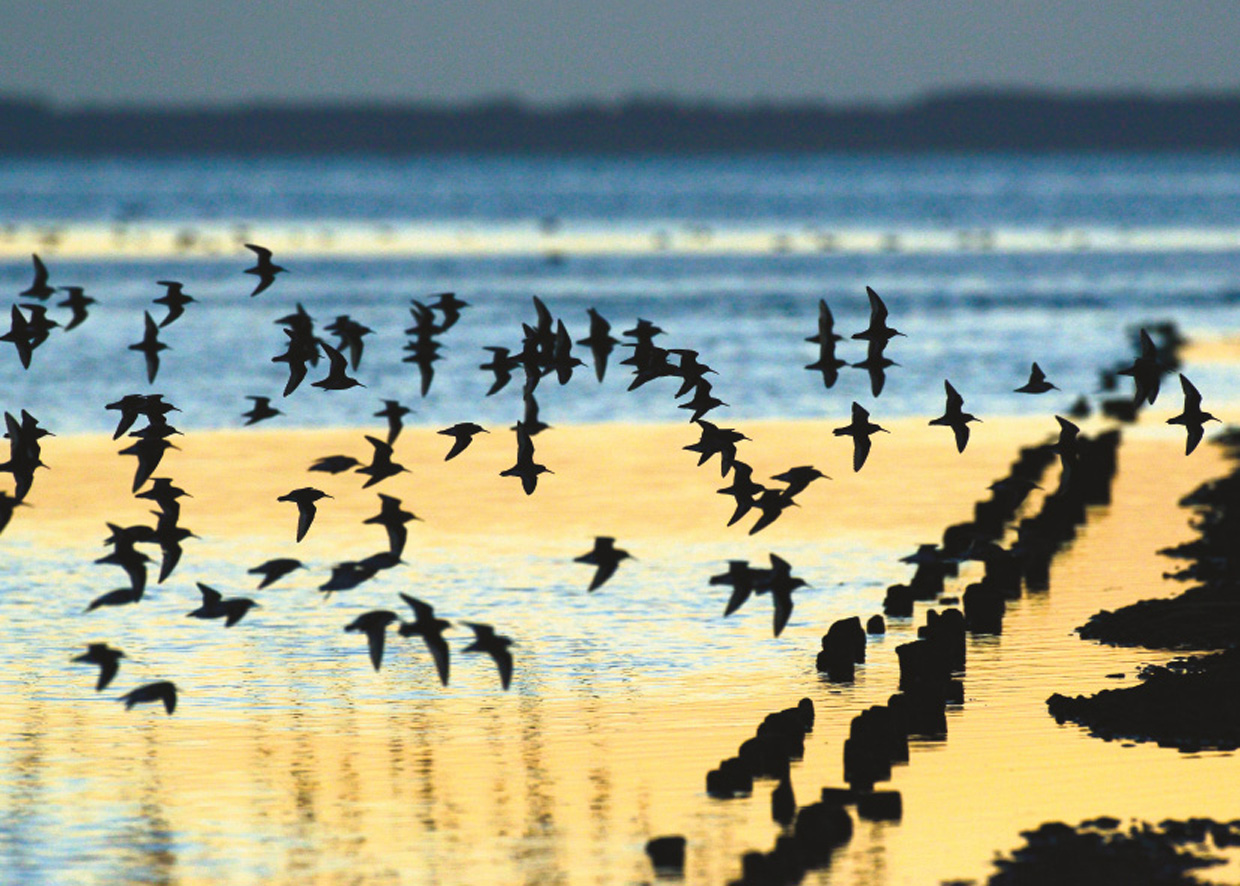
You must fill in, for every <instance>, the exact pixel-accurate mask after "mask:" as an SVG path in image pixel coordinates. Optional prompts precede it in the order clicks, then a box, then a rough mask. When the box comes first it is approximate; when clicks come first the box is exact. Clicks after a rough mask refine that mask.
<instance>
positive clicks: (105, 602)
mask: <svg viewBox="0 0 1240 886" xmlns="http://www.w3.org/2000/svg"><path fill="white" fill-rule="evenodd" d="M95 562H96V563H97V562H99V561H98V560H96V561H95ZM141 599H142V591H135V590H134V589H133V588H117V589H116V590H114V591H108V592H107V593H106V594H100V595H99V596H98V597H96V598H95V599H93V600H91V601H90V604H89V605H88V606H87V607H86V611H87V612H94V611H95V610H96V609H98V608H100V607H101V606H126V605H128V604H130V603H137V602H138V601H139V600H141Z"/></svg>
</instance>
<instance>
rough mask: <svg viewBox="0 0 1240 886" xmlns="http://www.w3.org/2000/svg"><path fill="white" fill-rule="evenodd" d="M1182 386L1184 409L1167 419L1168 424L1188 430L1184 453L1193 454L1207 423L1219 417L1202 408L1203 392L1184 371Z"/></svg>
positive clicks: (1181, 379) (1181, 380)
mask: <svg viewBox="0 0 1240 886" xmlns="http://www.w3.org/2000/svg"><path fill="white" fill-rule="evenodd" d="M1180 387H1181V388H1183V389H1184V410H1183V411H1182V412H1181V413H1180V414H1179V415H1177V416H1175V417H1174V418H1169V419H1167V424H1169V425H1183V426H1184V430H1186V431H1187V432H1188V437H1187V439H1186V440H1185V442H1184V454H1185V455H1191V454H1192V452H1193V450H1194V449H1196V448H1197V444H1198V443H1200V442H1201V437H1202V435H1203V434H1204V433H1205V423H1206V422H1208V421H1218V419H1217V418H1215V417H1214V416H1213V415H1211V414H1210V413H1208V412H1205V411H1203V410H1202V408H1201V394H1200V393H1199V392H1198V390H1197V388H1196V387H1194V386H1193V383H1192V382H1191V381H1189V380H1188V378H1187V377H1186V376H1185V375H1184V373H1180Z"/></svg>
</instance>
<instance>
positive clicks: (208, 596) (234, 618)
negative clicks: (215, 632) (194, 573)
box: [186, 582, 258, 628]
mask: <svg viewBox="0 0 1240 886" xmlns="http://www.w3.org/2000/svg"><path fill="white" fill-rule="evenodd" d="M197 584H198V590H199V591H200V592H201V593H202V605H201V606H199V607H198V608H197V609H195V610H194V611H193V612H188V613H186V617H187V618H222V619H224V627H226V628H231V627H232V626H233V625H235V624H236V623H237V622H239V621H241V619H243V618H245V614H246V613H247V612H249V611H250V609H251V608H253V607H255V606H257V605H258V604H257V603H255V602H254V601H253V600H251V599H250V598H249V597H229V598H227V599H225V598H224V597H223V595H221V594H220V592H219V591H217V590H216V589H215V588H213V587H211V586H210V585H204V584H203V583H202V582H198V583H197Z"/></svg>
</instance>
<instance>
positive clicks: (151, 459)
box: [120, 434, 177, 492]
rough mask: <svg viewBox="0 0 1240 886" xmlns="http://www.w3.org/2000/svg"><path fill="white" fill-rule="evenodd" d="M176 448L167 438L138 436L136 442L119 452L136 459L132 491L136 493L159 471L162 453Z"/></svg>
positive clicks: (152, 435) (150, 435)
mask: <svg viewBox="0 0 1240 886" xmlns="http://www.w3.org/2000/svg"><path fill="white" fill-rule="evenodd" d="M176 448H177V447H176V446H175V445H173V444H172V443H170V442H169V441H168V440H167V438H165V437H161V436H158V435H155V434H147V435H143V436H140V437H139V438H138V439H137V441H136V442H134V443H131V444H130V445H129V446H126V447H125V448H124V449H122V450H120V454H121V455H132V456H134V457H135V458H137V459H138V466H137V468H136V469H135V471H134V476H133V491H134V492H137V491H138V490H139V489H141V488H142V486H143V484H145V483H146V481H147V480H148V479H150V477H151V475H152V474H153V473H155V471H156V470H158V469H159V463H160V462H161V461H162V460H163V457H164V453H166V452H167V451H168V450H169V449H176Z"/></svg>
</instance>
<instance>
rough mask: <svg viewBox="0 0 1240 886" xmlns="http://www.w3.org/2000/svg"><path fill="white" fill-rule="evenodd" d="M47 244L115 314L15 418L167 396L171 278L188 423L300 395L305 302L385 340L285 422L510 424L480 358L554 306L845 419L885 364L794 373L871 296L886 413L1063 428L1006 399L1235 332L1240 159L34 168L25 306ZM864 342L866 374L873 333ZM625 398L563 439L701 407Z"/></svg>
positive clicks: (15, 187)
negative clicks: (1035, 366) (963, 410)
mask: <svg viewBox="0 0 1240 886" xmlns="http://www.w3.org/2000/svg"><path fill="white" fill-rule="evenodd" d="M243 241H248V242H259V243H265V244H267V245H269V246H270V247H271V248H273V249H274V250H276V252H277V260H278V261H282V262H283V264H284V266H285V267H288V268H289V269H290V273H289V274H288V275H286V276H285V277H283V278H282V279H281V280H280V283H279V285H278V286H276V287H274V288H273V289H271V290H269V291H268V292H266V293H264V294H263V295H262V296H260V298H259V299H257V300H255V301H253V302H251V300H250V299H249V298H247V297H246V296H247V294H248V292H249V290H250V289H251V288H252V285H251V283H252V279H253V278H251V277H249V276H246V275H244V274H242V273H241V272H242V270H243V269H244V268H246V267H249V266H250V264H251V255H250V253H249V252H247V251H246V250H244V249H243V248H241V246H240V244H241V242H243ZM35 250H37V251H38V252H39V253H40V254H41V255H42V256H43V257H44V259H45V260H46V261H47V262H48V264H49V267H50V268H51V269H52V284H53V285H56V284H60V285H82V286H84V287H85V288H86V290H87V293H88V294H89V295H91V296H92V297H94V298H96V299H98V301H99V304H98V305H97V307H96V309H95V312H96V316H95V317H94V318H92V322H91V323H89V324H87V325H85V326H83V327H81V329H80V330H75V333H76V335H75V336H72V337H64V338H62V337H60V336H57V337H55V338H54V339H53V340H52V341H51V342H49V344H48V346H47V347H46V348H44V349H43V350H40V351H39V352H37V354H36V364H37V369H38V371H37V372H29V373H26V372H22V371H21V369H20V367H19V366H18V364H17V361H16V360H15V359H9V360H5V361H4V362H3V363H2V364H0V378H2V379H3V383H4V385H5V390H6V391H8V392H9V397H8V401H9V403H10V404H12V405H14V406H16V405H20V404H25V403H38V404H39V405H40V407H41V408H42V410H43V415H45V416H46V418H45V421H46V422H47V423H48V424H49V426H55V427H58V428H61V429H63V430H99V429H104V428H106V427H107V426H108V425H109V422H110V414H109V413H106V412H105V411H103V410H102V409H99V408H95V409H83V408H81V407H80V406H78V405H76V404H69V403H68V402H65V401H64V400H63V398H61V397H59V396H58V392H59V391H61V390H62V389H63V388H64V387H65V386H69V385H72V386H74V387H75V388H76V389H77V390H79V391H80V392H81V394H82V400H83V401H84V402H86V403H99V404H102V403H103V402H106V401H109V400H111V399H115V397H116V396H119V395H120V394H123V393H128V392H130V391H139V390H147V389H148V387H147V385H146V381H145V377H144V371H143V365H142V358H141V356H140V355H139V354H137V353H136V352H129V351H126V350H125V348H126V346H127V345H128V344H131V343H133V342H136V341H137V340H138V339H139V338H140V337H141V334H142V312H143V310H145V309H147V308H151V309H152V311H153V312H154V314H155V316H156V319H159V318H160V317H161V316H162V309H160V308H158V306H152V305H150V304H149V302H150V301H151V299H153V298H155V297H157V296H158V295H160V294H161V293H162V292H163V290H162V287H158V286H156V285H155V281H156V280H163V279H175V280H180V281H181V282H183V283H184V284H185V291H186V292H187V293H189V294H190V295H192V296H194V297H195V298H197V299H199V302H200V303H199V304H197V305H193V306H191V311H192V315H191V317H192V320H193V322H192V324H191V323H186V324H184V325H183V326H172V327H170V328H169V329H168V330H167V331H166V334H165V335H164V336H163V337H162V340H163V341H164V342H165V343H166V344H167V345H168V346H169V348H170V350H168V351H166V352H164V355H163V358H164V359H163V367H162V368H161V370H160V375H159V378H158V380H157V385H156V386H155V389H158V390H160V391H162V392H163V393H165V394H166V395H167V396H168V397H169V398H170V399H172V400H173V401H174V402H176V403H177V404H178V405H179V406H180V407H181V408H182V410H183V411H184V413H185V414H184V416H183V417H182V419H183V423H184V425H185V426H187V427H199V428H201V427H229V426H234V425H237V424H239V423H240V421H241V419H240V417H239V416H240V413H241V412H242V411H244V409H246V408H248V402H247V401H246V400H245V397H246V396H247V395H251V394H253V395H263V394H267V395H271V394H274V395H276V396H277V397H278V395H279V393H280V390H281V388H282V385H283V378H284V375H283V372H282V366H281V364H272V363H271V362H270V358H271V357H272V356H274V355H276V354H277V353H280V351H281V350H282V349H283V348H284V345H285V339H284V337H283V335H282V333H281V332H280V330H279V328H278V327H277V326H276V325H275V324H274V323H273V322H272V321H273V320H274V319H275V318H277V317H280V316H283V315H284V314H285V313H287V312H289V311H290V310H292V309H293V307H294V305H295V304H297V303H300V304H302V305H303V306H304V307H305V309H306V310H307V311H308V312H310V314H311V315H312V316H314V317H315V318H316V319H317V320H318V322H319V323H320V328H321V324H324V323H327V322H330V321H331V320H332V319H334V318H335V317H336V316H338V315H340V314H349V315H350V316H351V317H352V318H353V319H355V320H357V321H358V322H361V323H363V324H365V325H367V326H369V327H370V328H371V329H373V330H375V333H374V334H373V335H371V336H370V337H369V338H368V339H367V357H366V363H365V364H364V366H363V370H362V372H361V374H360V375H359V378H360V379H361V380H362V381H363V383H365V384H366V385H367V388H366V390H365V392H364V393H363V392H361V391H358V392H356V393H355V395H353V396H347V397H340V398H337V401H339V402H337V403H335V404H333V408H332V410H330V411H325V410H322V409H320V408H318V407H319V406H320V405H321V402H322V401H321V400H320V399H319V398H316V397H314V396H313V395H314V394H316V393H318V392H317V391H305V390H303V391H300V392H298V393H299V396H294V397H293V398H290V400H289V401H288V402H287V404H285V405H286V407H287V408H286V410H285V411H286V413H287V418H286V419H284V421H285V422H286V423H288V424H290V425H304V426H319V425H326V424H339V423H346V424H361V423H366V422H368V419H369V416H370V413H372V412H373V411H374V409H373V408H372V406H374V403H375V402H376V398H380V397H392V398H397V399H401V400H402V401H405V400H407V401H411V402H412V401H417V402H416V406H417V408H418V418H417V419H416V420H418V421H423V422H425V423H427V424H441V423H445V422H451V421H456V420H459V419H460V418H461V417H463V416H464V415H468V416H469V417H471V418H474V419H475V420H478V421H481V422H483V423H484V424H485V423H486V422H487V421H502V420H505V419H508V418H510V417H511V416H512V415H513V414H514V411H517V410H519V408H520V395H519V392H517V391H516V390H515V388H510V389H508V390H507V391H505V392H503V393H502V394H497V395H496V396H494V397H491V398H485V397H484V396H482V395H483V394H484V393H485V391H486V389H487V387H488V386H489V384H490V380H489V378H488V375H487V373H485V372H482V371H480V370H479V369H478V365H479V364H481V363H483V362H485V360H486V359H487V358H488V354H487V352H486V351H484V350H483V348H484V347H485V346H487V345H496V346H506V347H510V348H515V347H517V345H518V344H519V342H520V337H521V325H520V324H521V323H522V322H532V321H533V319H534V316H535V315H534V311H533V308H532V302H531V296H537V297H539V298H541V299H542V300H543V301H544V302H545V303H546V304H547V305H548V306H549V307H550V308H551V310H552V312H553V313H554V314H556V315H557V316H558V317H560V318H562V319H563V320H564V322H565V323H566V325H567V326H568V329H569V332H570V333H571V334H572V335H573V336H574V337H575V338H581V337H584V336H585V334H586V327H587V314H586V309H587V308H590V307H594V308H596V309H597V310H598V311H599V312H600V313H601V314H602V315H603V316H604V317H606V318H608V319H609V320H610V322H611V323H612V324H613V326H614V327H615V329H616V331H617V332H620V331H623V330H626V329H629V328H631V327H632V325H633V324H634V323H635V321H636V320H637V319H638V318H645V319H649V320H651V321H654V322H655V323H657V324H658V325H659V326H660V327H661V328H662V329H664V330H665V331H666V334H665V335H664V336H662V337H661V338H660V339H659V343H660V344H663V345H664V346H667V347H689V348H695V349H697V350H699V351H700V353H701V354H702V359H703V360H704V361H705V362H707V363H709V364H710V365H711V366H712V367H714V368H715V369H717V370H718V372H719V375H718V377H717V378H716V379H715V381H716V390H715V393H716V394H717V395H719V396H720V397H721V398H722V399H723V400H724V401H725V402H727V403H728V404H729V405H730V406H731V412H730V413H729V415H730V417H734V418H736V419H743V418H746V417H754V418H757V417H834V416H846V415H847V412H848V406H849V402H850V401H851V400H853V399H858V400H861V401H863V402H866V401H868V400H869V399H870V397H869V390H868V381H867V379H866V376H865V374H864V373H863V372H862V371H860V370H846V371H845V372H844V373H843V375H842V379H841V381H840V383H839V384H838V385H837V386H836V387H835V388H834V389H833V390H832V391H830V392H827V391H825V390H824V389H823V386H822V384H821V381H820V380H819V379H818V378H817V377H816V376H815V374H814V373H811V372H808V371H796V370H797V369H798V368H799V367H802V366H804V365H806V364H808V363H810V362H812V360H813V359H814V346H813V345H810V344H808V343H806V342H805V341H804V339H805V337H806V336H809V335H812V334H813V333H814V332H815V331H816V326H815V323H816V316H817V303H818V301H819V299H825V300H826V301H827V303H828V304H829V306H830V307H831V309H832V311H833V313H834V315H835V318H836V323H837V330H838V331H840V332H842V333H844V334H845V335H849V334H851V333H852V332H855V331H859V330H860V329H862V328H864V326H865V324H866V321H867V318H868V303H867V301H866V297H865V287H866V286H867V285H868V286H872V287H873V288H874V289H875V290H877V291H878V293H879V294H880V295H881V296H882V297H883V298H884V299H885V301H886V303H887V305H888V308H889V309H890V311H891V323H892V325H893V326H895V327H896V328H897V329H899V330H901V331H903V332H905V333H906V334H907V337H906V338H899V339H896V340H895V341H894V342H893V343H892V345H891V346H890V348H889V350H888V356H889V357H890V358H892V359H894V360H895V361H896V362H897V363H898V364H900V367H901V369H900V370H895V371H893V372H892V373H891V375H890V378H889V383H888V386H887V388H886V389H885V390H884V392H883V398H882V401H881V402H880V403H875V404H873V406H874V409H873V411H874V412H875V414H876V415H878V414H883V415H908V414H924V413H929V412H930V411H932V410H935V409H936V408H937V405H938V398H939V396H940V394H941V391H942V379H943V378H950V379H951V380H952V382H953V384H954V385H955V386H956V388H957V389H958V390H960V391H961V393H962V394H963V395H964V396H965V398H966V400H967V401H968V403H969V405H970V407H971V408H973V407H975V408H974V411H975V412H976V413H977V414H979V415H985V414H987V413H992V414H993V413H996V412H1019V411H1021V410H1034V409H1044V406H1045V404H1043V403H1040V402H1038V403H1034V402H1031V401H1032V400H1033V399H1035V398H1027V397H1024V398H1022V397H1012V396H1010V391H1011V389H1012V388H1014V387H1016V386H1017V384H1019V383H1021V382H1022V381H1023V379H1024V377H1025V376H1026V375H1027V373H1028V368H1029V363H1030V362H1032V361H1034V360H1036V361H1038V363H1039V364H1040V365H1041V366H1042V368H1043V369H1044V370H1046V372H1047V373H1048V375H1050V377H1051V378H1052V380H1053V381H1055V382H1056V383H1057V384H1058V385H1059V387H1060V388H1062V389H1063V391H1064V392H1065V395H1064V398H1065V400H1066V399H1067V398H1069V397H1070V396H1074V395H1076V394H1077V393H1085V394H1091V393H1094V392H1095V389H1096V370H1097V368H1098V367H1100V366H1102V365H1104V364H1111V363H1114V362H1115V361H1116V360H1118V359H1122V358H1123V357H1124V356H1126V355H1127V354H1128V353H1129V351H1130V348H1131V344H1130V333H1131V330H1132V329H1133V328H1134V327H1135V326H1137V325H1139V324H1141V323H1145V322H1148V321H1152V320H1161V319H1171V320H1174V321H1176V322H1177V323H1179V324H1180V325H1181V326H1182V327H1184V328H1186V329H1187V330H1189V331H1190V332H1191V331H1197V330H1209V331H1211V332H1219V331H1227V330H1229V329H1232V328H1235V327H1237V326H1240V313H1237V312H1236V311H1235V310H1234V309H1233V305H1234V303H1235V302H1236V300H1237V299H1238V298H1240V270H1238V268H1237V262H1236V257H1237V253H1238V252H1240V157H1232V156H1222V157H1179V156H1171V157H1165V156H1135V157H1132V156H1123V157H1113V156H1084V157H1076V156H1068V157H1051V158H1044V157H1036V158H1034V157H1001V158H989V157H916V158H903V157H874V158H869V157H861V158H832V157H826V158H823V157H754V158H737V159H719V158H709V159H708V158H702V159H667V158H659V159H608V160H604V159H584V158H571V159H515V158H514V159H504V158H498V159H497V158H485V159H418V160H407V161H390V160H377V159H340V160H321V159H316V160H246V161H240V160H228V159H210V160H202V159H184V160H167V161H148V162H138V161H121V160H117V161H98V162H95V161H92V162H82V161H49V162H25V161H23V162H17V163H10V164H7V165H6V166H5V167H4V168H3V169H2V170H0V254H2V255H3V256H4V257H5V260H4V262H3V264H2V265H0V287H3V289H4V291H8V292H9V293H10V294H11V295H15V294H16V293H17V292H19V291H20V290H21V289H24V288H25V287H26V286H27V285H28V280H29V277H30V273H31V271H30V264H29V256H28V254H29V252H31V251H35ZM444 290H451V291H455V292H457V293H458V294H459V295H460V297H462V298H464V299H465V300H466V301H468V302H469V304H470V307H469V308H468V309H467V310H466V312H465V314H464V317H463V319H462V321H461V322H460V323H459V324H458V325H457V326H456V327H455V328H454V329H453V330H452V332H451V334H449V335H447V336H445V337H444V339H443V343H444V349H443V351H442V356H443V359H442V360H441V361H440V362H439V363H438V364H437V366H436V369H437V375H436V381H435V384H434V386H433V387H432V389H431V393H430V395H429V396H428V397H426V398H425V400H422V398H420V397H419V396H418V393H417V382H416V374H415V373H414V372H413V371H412V367H410V366H409V365H408V364H402V363H401V362H400V361H401V359H402V358H403V357H404V356H405V352H403V351H402V347H403V345H404V344H405V341H406V339H405V336H404V335H403V334H402V330H403V329H404V328H406V327H407V326H409V325H410V324H411V317H410V314H409V310H408V309H409V303H410V300H411V299H426V298H427V297H428V296H430V295H431V294H432V293H435V292H439V291H444ZM6 350H7V346H6ZM839 351H840V355H841V356H842V357H843V358H844V359H848V360H850V361H852V362H856V361H859V360H861V359H862V358H863V356H864V349H863V348H862V347H861V345H860V343H857V342H845V343H843V344H841V346H840V349H839ZM1203 381H1207V382H1208V379H1204V380H1203ZM575 387H576V386H575ZM624 387H626V385H625V384H623V383H622V381H621V379H620V378H619V377H618V376H616V377H615V378H612V379H610V380H609V383H607V384H604V385H603V386H601V387H598V386H593V387H586V386H581V387H578V388H577V390H573V389H572V388H570V389H566V390H564V391H563V392H560V391H556V392H554V393H551V392H548V394H547V398H548V402H547V403H545V404H544V408H545V409H546V410H547V412H548V413H549V417H548V418H545V420H549V421H552V423H554V421H561V422H581V421H597V420H604V419H606V420H628V421H648V420H662V419H675V418H676V417H678V416H680V415H683V413H679V412H663V413H659V412H655V411H653V410H652V408H651V406H650V402H649V400H647V399H645V398H643V397H633V396H625V394H624ZM1198 387H1202V384H1199V385H1198ZM1203 390H1204V388H1203ZM867 405H869V404H867ZM1061 408H1063V407H1061Z"/></svg>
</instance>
